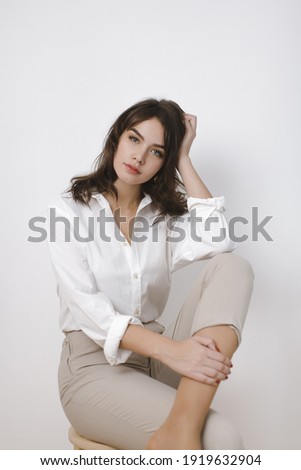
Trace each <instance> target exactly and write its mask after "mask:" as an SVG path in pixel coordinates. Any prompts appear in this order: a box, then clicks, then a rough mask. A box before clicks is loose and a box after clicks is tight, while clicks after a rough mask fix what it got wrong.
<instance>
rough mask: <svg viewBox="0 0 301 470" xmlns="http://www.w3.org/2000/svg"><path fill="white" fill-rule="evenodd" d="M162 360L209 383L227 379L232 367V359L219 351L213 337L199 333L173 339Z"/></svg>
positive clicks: (186, 374)
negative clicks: (183, 338) (181, 338)
mask: <svg viewBox="0 0 301 470" xmlns="http://www.w3.org/2000/svg"><path fill="white" fill-rule="evenodd" d="M161 360H162V362H164V364H166V365H167V366H168V367H170V368H171V369H173V370H174V371H175V372H177V373H179V374H180V375H182V376H185V377H189V378H191V379H193V380H197V381H198V382H202V383H204V384H209V385H217V384H218V383H219V381H221V380H225V379H226V378H227V377H228V375H229V374H230V373H231V370H230V368H231V367H232V362H231V360H230V359H229V358H228V357H227V356H226V355H225V354H223V353H221V352H219V350H218V349H217V347H216V344H215V342H214V340H213V339H212V338H208V337H206V336H199V335H197V336H196V335H195V336H192V337H190V338H187V339H185V340H183V341H172V343H171V345H170V348H169V349H168V351H165V354H164V358H162V359H161Z"/></svg>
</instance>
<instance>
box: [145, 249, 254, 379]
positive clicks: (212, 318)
mask: <svg viewBox="0 0 301 470" xmlns="http://www.w3.org/2000/svg"><path fill="white" fill-rule="evenodd" d="M253 279H254V274H253V270H252V267H251V265H250V263H249V262H248V261H247V260H245V259H244V258H242V257H241V256H238V255H235V254H233V253H223V254H220V255H217V256H215V257H214V258H212V259H211V260H209V262H208V263H207V264H206V266H205V267H204V269H203V270H202V272H201V273H200V274H199V276H198V277H197V279H196V281H195V283H194V285H193V287H192V289H191V291H190V292H189V294H188V296H187V298H186V301H185V302H184V304H183V305H182V308H181V309H180V311H179V314H178V316H177V318H176V319H175V320H174V322H173V323H172V324H171V326H170V327H169V328H168V330H167V331H166V332H165V333H164V334H165V335H166V336H169V337H170V338H173V339H174V340H176V341H181V340H184V339H186V338H188V337H190V336H192V335H193V334H194V333H196V332H197V331H199V330H201V329H203V328H206V327H210V326H217V325H229V326H230V327H231V328H233V329H234V330H235V332H236V334H237V341H238V344H240V342H241V336H242V330H243V326H244V323H245V319H246V315H247V312H248V308H249V303H250V299H251V295H252V291H253ZM151 370H152V372H151V375H152V377H154V378H156V379H158V380H160V381H162V382H164V383H166V384H168V385H171V386H172V387H174V388H177V386H178V384H179V381H180V378H181V377H180V376H179V375H178V374H177V373H176V372H174V371H172V370H170V369H169V368H168V367H167V366H165V365H164V364H162V363H161V362H159V361H157V360H151Z"/></svg>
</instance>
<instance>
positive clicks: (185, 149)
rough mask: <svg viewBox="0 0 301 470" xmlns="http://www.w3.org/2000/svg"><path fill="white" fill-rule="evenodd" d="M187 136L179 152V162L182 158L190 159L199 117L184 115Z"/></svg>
mask: <svg viewBox="0 0 301 470" xmlns="http://www.w3.org/2000/svg"><path fill="white" fill-rule="evenodd" d="M184 119H185V125H186V134H185V136H184V139H183V142H182V145H181V147H180V151H179V161H180V159H181V158H186V157H189V152H190V148H191V145H192V142H193V141H194V139H195V137H196V125H197V117H196V116H194V115H193V114H186V113H185V114H184Z"/></svg>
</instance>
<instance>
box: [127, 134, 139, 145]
mask: <svg viewBox="0 0 301 470" xmlns="http://www.w3.org/2000/svg"><path fill="white" fill-rule="evenodd" d="M129 139H130V140H131V141H132V142H134V143H135V144H136V143H138V142H139V139H137V137H135V136H134V135H130V136H129Z"/></svg>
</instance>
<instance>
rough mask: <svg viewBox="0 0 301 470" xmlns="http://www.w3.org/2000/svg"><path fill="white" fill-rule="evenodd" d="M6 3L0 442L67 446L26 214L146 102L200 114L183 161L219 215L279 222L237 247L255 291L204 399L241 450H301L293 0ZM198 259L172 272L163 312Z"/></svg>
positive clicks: (38, 257)
mask: <svg viewBox="0 0 301 470" xmlns="http://www.w3.org/2000/svg"><path fill="white" fill-rule="evenodd" d="M0 8H1V11H0V17H1V20H0V21H1V25H0V31H1V33H0V34H1V76H0V80H1V87H0V89H1V95H2V96H1V103H2V104H1V111H0V112H1V130H2V131H3V136H2V138H1V157H2V170H1V190H2V196H1V216H2V224H1V226H2V228H1V249H2V254H1V261H2V262H1V287H2V295H1V304H2V305H1V307H2V308H1V327H0V335H1V338H0V347H1V353H2V355H1V382H2V385H1V402H0V406H1V422H2V426H1V433H2V432H3V434H4V435H3V436H2V435H1V439H0V443H1V444H0V445H1V447H2V448H6V449H18V448H19V449H68V448H71V447H70V444H69V443H68V441H67V428H68V423H67V421H66V419H65V416H64V414H63V411H62V409H61V406H60V403H59V399H58V392H57V384H56V371H57V364H58V360H59V354H60V347H61V341H62V339H63V335H62V334H61V332H60V331H59V328H58V302H57V297H56V291H55V281H54V276H53V273H52V270H51V267H50V264H49V259H48V251H47V245H46V242H45V243H30V242H28V241H27V237H28V236H29V235H30V234H31V233H30V231H29V229H28V221H29V219H30V218H31V217H34V216H37V215H41V216H43V215H45V207H46V206H47V204H48V202H49V201H50V200H51V199H52V198H53V197H54V196H56V195H57V194H59V193H60V192H61V191H62V190H63V189H65V188H66V187H67V185H68V183H69V180H70V178H71V177H72V176H73V175H75V174H79V173H81V172H83V171H89V170H90V168H91V164H92V162H93V160H94V158H95V157H96V156H97V154H98V153H99V152H100V150H101V147H102V142H103V139H104V136H105V133H106V132H107V130H108V128H109V126H110V125H111V123H112V121H113V120H114V119H115V118H116V117H117V115H119V114H120V112H122V111H123V110H124V109H125V108H126V107H128V106H130V105H131V104H133V103H134V102H136V101H138V100H140V99H143V98H146V97H150V96H154V97H159V98H162V97H165V98H169V99H173V100H175V101H177V102H178V103H179V104H180V105H181V106H182V107H183V108H184V109H185V111H186V112H190V113H194V114H196V115H197V116H198V136H197V140H196V141H195V144H194V146H193V152H192V154H191V157H192V160H193V162H194V164H195V167H196V169H197V171H198V172H199V174H200V175H201V177H202V178H203V179H204V181H205V183H206V184H207V185H208V187H209V189H210V190H211V192H212V193H213V194H214V195H225V196H226V201H227V209H228V210H227V215H228V219H230V218H231V217H233V216H235V215H241V216H244V217H246V218H247V219H248V220H250V218H251V208H252V207H258V208H259V219H260V220H261V219H263V218H264V217H265V216H267V215H272V216H273V219H272V220H271V222H269V223H268V225H267V226H266V229H267V230H268V232H269V233H270V235H271V236H272V238H273V242H267V241H266V240H265V239H264V238H263V237H262V236H259V241H252V240H251V238H249V239H248V241H246V242H244V243H242V244H241V246H240V247H239V249H238V250H237V252H236V253H237V254H240V255H242V256H244V257H246V258H247V259H248V260H249V261H251V263H252V265H253V268H254V271H255V273H256V284H255V289H254V295H253V298H252V303H251V306H250V310H249V317H248V320H247V323H246V327H245V332H244V341H243V344H242V345H241V348H240V349H239V351H238V352H237V353H236V355H235V360H234V364H235V367H234V368H233V374H232V377H231V380H229V381H228V383H225V384H223V385H222V386H221V387H220V389H219V391H218V394H217V396H216V399H215V402H214V406H215V407H216V408H218V409H219V410H221V411H223V412H224V413H225V414H226V415H228V416H230V417H232V419H233V420H234V421H235V422H236V423H237V425H238V426H239V427H240V429H241V431H242V433H243V435H244V437H245V444H246V447H247V448H248V449H301V426H300V422H301V409H300V400H299V395H300V387H301V379H300V353H301V346H300V328H301V320H300V315H299V312H300V304H301V302H300V301H301V299H300V285H299V282H300V275H301V268H300V265H301V263H300V262H301V257H300V245H299V243H298V242H299V240H298V239H299V233H300V223H299V219H298V218H299V213H300V208H299V206H300V202H299V200H298V198H299V199H300V196H301V194H300V184H299V174H300V164H299V158H300V131H299V123H300V87H299V85H300V82H301V77H300V61H299V59H300V21H299V18H300V13H301V5H300V2H298V1H297V0H296V1H294V0H274V1H273V0H227V1H225V0H212V1H205V0H185V2H184V1H180V0H177V1H176V0H173V1H168V0H167V1H163V2H162V1H161V0H152V1H151V2H147V1H141V0H140V1H139V0H128V1H122V0H113V1H111V0H110V1H108V0H107V1H101V0H98V1H97V0H44V1H41V0H27V1H26V2H24V1H19V0H10V1H9V2H7V1H6V2H5V1H4V0H2V1H1V2H0ZM298 131H299V132H298ZM298 150H299V153H298ZM298 229H299V230H298ZM246 230H247V231H246V233H247V234H249V235H250V233H251V229H250V225H249V226H248V227H247V228H246ZM242 233H244V231H243V230H242V229H240V230H238V234H239V235H240V234H242ZM202 266H204V264H203V263H195V264H194V265H191V266H189V267H187V268H184V269H183V270H181V271H179V272H177V273H175V275H174V285H173V290H172V293H171V297H170V301H169V303H168V307H167V309H166V311H165V313H164V321H167V322H168V321H169V318H170V315H171V314H172V313H173V312H175V311H178V310H179V308H180V305H181V302H183V301H184V298H185V295H187V292H188V289H189V287H190V284H191V281H192V280H193V278H194V276H195V275H196V273H197V272H198V271H199V270H200V269H201V268H202Z"/></svg>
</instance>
